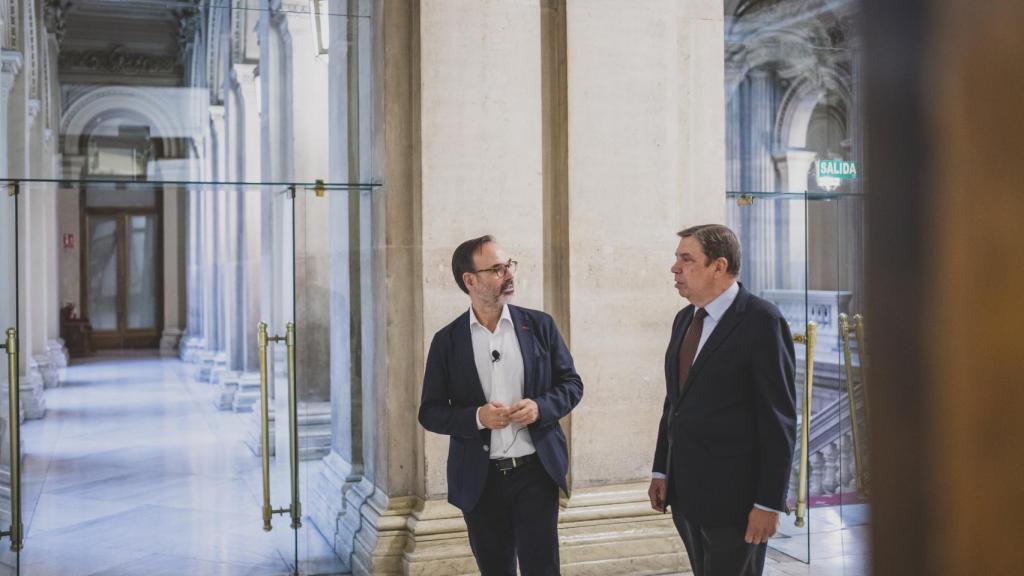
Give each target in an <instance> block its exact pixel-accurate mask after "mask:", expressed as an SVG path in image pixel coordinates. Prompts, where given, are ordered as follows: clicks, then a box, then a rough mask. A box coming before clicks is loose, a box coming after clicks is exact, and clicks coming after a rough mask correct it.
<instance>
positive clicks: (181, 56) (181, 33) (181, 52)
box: [174, 8, 200, 65]
mask: <svg viewBox="0 0 1024 576" xmlns="http://www.w3.org/2000/svg"><path fill="white" fill-rule="evenodd" d="M174 16H175V18H177V19H178V38H177V40H178V63H179V64H181V65H184V64H185V62H186V58H187V57H188V51H189V49H190V48H191V47H192V46H193V45H194V44H195V41H196V31H197V30H198V29H199V23H200V12H199V10H198V9H197V8H183V9H181V10H175V11H174Z"/></svg>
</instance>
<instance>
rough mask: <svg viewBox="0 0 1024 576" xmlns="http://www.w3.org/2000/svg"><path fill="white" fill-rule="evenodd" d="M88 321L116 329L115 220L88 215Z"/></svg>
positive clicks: (94, 325)
mask: <svg viewBox="0 0 1024 576" xmlns="http://www.w3.org/2000/svg"><path fill="white" fill-rule="evenodd" d="M89 320H90V321H91V322H92V328H93V330H116V329H117V218H116V217H113V216H89Z"/></svg>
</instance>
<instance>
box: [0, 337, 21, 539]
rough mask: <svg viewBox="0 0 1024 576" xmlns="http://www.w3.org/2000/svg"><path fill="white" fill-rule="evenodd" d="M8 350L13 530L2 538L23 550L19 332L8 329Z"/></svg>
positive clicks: (6, 347)
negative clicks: (8, 538)
mask: <svg viewBox="0 0 1024 576" xmlns="http://www.w3.org/2000/svg"><path fill="white" fill-rule="evenodd" d="M0 348H3V349H6V350H7V384H8V387H9V390H8V394H9V396H8V402H9V405H8V408H9V410H8V420H9V423H10V426H11V432H10V434H11V529H10V530H8V531H6V532H0V537H3V536H10V537H11V550H13V551H14V552H17V551H19V550H21V546H22V537H23V535H24V530H23V528H22V525H21V439H20V437H21V409H20V402H21V401H20V399H19V390H18V386H19V384H20V382H19V379H18V370H19V366H18V330H17V329H16V328H8V329H7V340H6V342H4V343H3V344H0Z"/></svg>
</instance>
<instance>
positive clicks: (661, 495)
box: [647, 478, 668, 514]
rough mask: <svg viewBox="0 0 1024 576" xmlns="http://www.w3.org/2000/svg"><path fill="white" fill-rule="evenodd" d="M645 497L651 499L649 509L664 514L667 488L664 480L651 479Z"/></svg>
mask: <svg viewBox="0 0 1024 576" xmlns="http://www.w3.org/2000/svg"><path fill="white" fill-rule="evenodd" d="M647 497H648V498H650V499H651V508H653V509H655V510H657V511H658V512H661V513H662V514H664V513H665V504H666V502H665V499H666V498H667V497H668V488H667V485H666V484H665V479H664V478H651V487H650V488H648V489H647Z"/></svg>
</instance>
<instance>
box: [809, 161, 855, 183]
mask: <svg viewBox="0 0 1024 576" xmlns="http://www.w3.org/2000/svg"><path fill="white" fill-rule="evenodd" d="M856 177H857V164H856V163H855V162H847V161H845V160H819V161H818V178H839V179H841V180H853V179H854V178H856Z"/></svg>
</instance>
